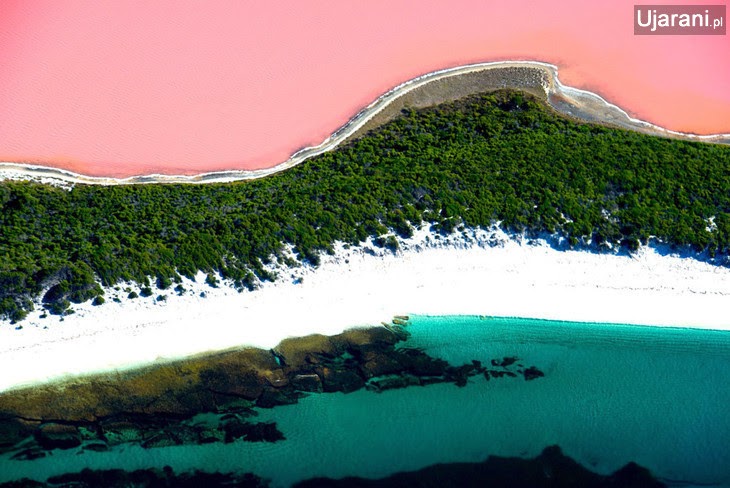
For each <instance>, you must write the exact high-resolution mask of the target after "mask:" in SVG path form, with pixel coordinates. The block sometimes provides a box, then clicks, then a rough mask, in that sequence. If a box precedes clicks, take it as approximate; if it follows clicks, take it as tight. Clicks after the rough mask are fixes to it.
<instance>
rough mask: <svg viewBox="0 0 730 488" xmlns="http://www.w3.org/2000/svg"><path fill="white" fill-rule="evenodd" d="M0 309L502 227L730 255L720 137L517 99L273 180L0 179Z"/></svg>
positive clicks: (436, 110) (600, 244)
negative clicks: (626, 125) (617, 121)
mask: <svg viewBox="0 0 730 488" xmlns="http://www.w3.org/2000/svg"><path fill="white" fill-rule="evenodd" d="M0 208H1V209H2V211H0V318H3V319H8V320H11V321H19V320H21V319H23V318H24V317H25V315H26V314H27V313H28V311H29V310H31V309H32V308H33V307H34V303H33V302H34V301H37V300H38V299H41V302H42V304H43V306H44V307H45V308H46V309H48V311H49V312H51V313H56V314H64V313H69V312H70V310H71V304H72V303H80V302H84V301H86V300H90V299H94V300H95V303H98V304H101V303H103V288H102V285H103V286H112V285H115V284H117V283H119V282H120V281H134V282H137V283H139V284H140V285H141V286H143V290H146V291H149V293H150V294H151V293H152V288H154V287H157V288H160V289H166V288H168V287H172V286H175V285H174V284H175V282H176V281H177V280H179V278H180V276H181V275H182V276H187V277H193V276H194V275H196V274H197V272H198V271H203V272H206V273H208V281H209V282H210V283H211V284H215V282H216V280H217V278H216V276H221V277H223V278H224V279H226V280H230V281H231V282H232V283H233V285H234V286H235V287H236V288H239V289H241V290H244V289H253V288H255V287H256V286H257V284H258V283H260V282H261V281H266V280H273V279H275V278H276V276H274V275H273V274H272V273H271V272H270V271H269V270H267V266H266V264H267V263H270V262H271V261H272V260H280V261H284V262H285V264H290V265H295V264H296V260H293V259H292V258H291V257H290V254H289V253H287V252H285V251H286V249H288V248H289V247H291V248H292V249H293V250H294V253H295V254H294V255H295V256H296V258H297V259H298V260H300V261H303V262H307V263H309V264H312V265H317V264H318V262H319V255H320V253H322V252H332V249H333V247H332V246H333V243H334V242H335V241H344V242H346V243H349V244H352V245H357V244H359V243H361V242H363V241H364V240H366V239H367V238H368V237H373V238H375V242H376V243H377V244H378V245H382V246H386V247H390V248H392V249H395V248H397V246H398V241H397V239H396V237H395V236H396V235H397V236H402V237H408V236H409V235H410V234H411V233H412V230H413V228H414V227H415V226H418V225H421V224H423V223H424V222H425V223H428V224H431V225H432V229H433V231H434V232H438V233H450V232H453V231H454V230H458V229H461V228H462V227H484V228H487V227H490V226H492V225H494V224H499V225H500V227H501V228H502V229H504V230H506V231H507V232H510V233H520V234H521V233H525V234H527V235H528V236H538V235H546V234H550V235H553V236H555V237H560V238H564V239H563V242H564V245H565V246H567V247H572V248H585V249H591V250H594V251H605V252H616V251H617V250H626V251H632V250H635V249H637V248H638V246H639V245H642V244H647V243H649V241H650V240H651V239H654V241H653V242H660V243H664V244H667V245H669V246H671V247H672V248H674V249H680V250H685V251H691V252H692V253H694V254H695V256H696V257H700V258H702V259H706V260H712V261H714V262H716V263H717V264H721V265H725V266H727V265H728V256H729V255H730V147H728V146H722V145H716V144H703V143H698V142H688V141H680V140H671V139H664V138H659V137H654V136H647V135H641V134H638V133H635V132H630V131H626V130H622V129H615V128H611V127H605V126H600V125H589V124H584V123H580V122H577V121H574V120H570V119H569V118H567V117H565V116H562V115H560V114H558V113H556V112H555V111H554V110H553V109H551V108H550V107H549V106H547V105H545V104H544V103H543V102H541V101H539V100H537V99H535V98H533V97H532V96H530V95H526V94H524V93H520V92H514V91H499V92H494V93H490V94H483V95H477V96H471V97H467V98H464V99H462V100H459V101H457V102H452V103H447V104H443V105H439V106H437V107H432V108H426V109H420V110H409V109H406V110H404V111H403V113H402V115H401V116H400V117H399V118H397V119H396V120H393V121H391V122H388V123H387V124H385V125H383V126H381V127H379V128H377V129H375V130H373V131H371V132H370V133H368V134H367V135H365V136H364V137H362V138H360V139H358V140H355V141H353V142H350V143H349V144H347V145H345V146H341V147H339V148H337V149H336V150H334V151H332V152H329V153H325V154H322V155H319V156H317V157H314V158H312V159H310V160H308V161H306V162H304V163H302V164H300V165H298V166H296V167H294V168H292V169H289V170H287V171H284V172H281V173H277V174H274V175H272V176H269V177H266V178H262V179H258V180H251V181H241V182H235V183H225V184H209V185H162V184H160V185H136V186H112V187H103V186H93V185H76V186H74V187H73V188H72V189H70V190H69V189H64V188H59V187H54V186H50V185H43V184H38V183H32V182H12V181H5V182H1V183H0Z"/></svg>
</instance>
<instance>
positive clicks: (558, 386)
mask: <svg viewBox="0 0 730 488" xmlns="http://www.w3.org/2000/svg"><path fill="white" fill-rule="evenodd" d="M407 329H408V330H409V331H410V333H411V337H410V339H409V340H408V341H407V342H406V343H405V344H404V346H406V347H420V348H423V349H424V350H425V351H426V352H428V353H429V354H431V355H433V356H438V357H441V358H443V359H446V360H447V361H449V362H450V363H452V364H462V363H466V362H470V361H471V360H472V359H478V360H481V361H483V362H485V363H487V362H488V361H489V360H490V359H492V358H501V357H503V356H517V357H519V358H520V362H521V363H522V364H524V365H525V366H530V365H535V366H537V367H538V368H539V369H540V370H542V371H544V373H545V377H543V378H539V379H536V380H533V381H529V382H528V381H525V380H524V379H522V378H520V377H518V378H502V379H493V380H491V381H489V382H487V381H486V380H484V378H483V377H481V376H477V377H474V378H471V379H470V381H469V384H468V385H467V386H466V387H464V388H458V387H456V386H454V385H452V384H437V385H431V386H428V387H411V388H407V389H401V390H391V391H386V392H383V393H379V394H378V393H372V392H369V391H364V390H363V391H358V392H355V393H350V394H341V393H336V394H317V395H311V396H309V397H307V398H305V399H303V400H301V401H300V402H299V403H298V404H296V405H291V406H284V407H277V408H275V409H271V410H260V412H259V417H258V420H260V421H269V420H272V421H275V422H277V424H278V427H279V429H280V430H281V431H282V432H283V433H284V435H285V436H286V438H287V440H285V441H280V442H277V443H274V444H266V443H263V444H259V443H247V442H236V443H233V444H227V445H223V444H213V445H204V446H182V447H169V448H159V449H148V450H145V449H142V448H137V447H126V448H120V449H114V450H112V451H110V452H106V453H93V452H90V453H89V452H85V453H83V454H77V452H76V451H74V450H71V451H65V452H64V451H56V452H55V453H54V454H53V455H52V456H50V457H48V458H45V459H39V460H35V461H9V460H8V459H7V458H6V457H3V458H0V481H4V480H8V479H15V478H18V477H22V476H28V477H31V478H36V479H45V478H46V477H47V476H49V475H52V474H59V473H62V472H68V471H78V470H81V469H83V468H84V467H91V468H95V469H109V468H119V467H123V468H126V469H138V468H144V467H150V466H158V467H161V466H164V465H170V466H172V467H173V468H174V469H175V470H176V471H184V470H186V469H195V468H196V469H205V470H218V471H250V472H254V473H256V474H257V475H259V476H262V477H264V478H268V479H271V480H272V481H273V485H274V486H287V485H289V484H291V483H292V482H294V481H297V480H300V479H305V478H310V477H314V476H330V477H342V476H347V475H356V476H364V477H382V476H385V475H388V474H391V473H394V472H397V471H403V470H413V469H418V468H421V467H424V466H426V465H429V464H434V463H442V462H454V461H481V460H483V459H485V458H486V457H487V456H488V455H490V454H496V455H503V456H525V457H532V456H535V455H537V454H539V453H540V452H541V451H542V449H543V448H545V447H546V446H548V445H551V444H558V445H560V446H561V448H562V449H563V451H564V452H565V454H567V455H569V456H571V457H573V458H574V459H576V460H577V461H579V462H580V463H582V464H584V465H585V466H587V467H588V468H590V469H592V470H594V471H598V472H601V473H609V472H611V471H613V470H615V469H617V468H619V467H620V466H622V465H623V464H625V463H626V462H628V461H636V462H638V463H639V464H641V465H643V466H646V467H648V468H649V469H650V470H652V472H653V473H654V474H656V475H657V476H659V477H661V478H663V479H664V480H666V481H672V482H677V483H678V484H684V482H688V483H689V484H690V485H693V484H704V485H706V484H709V485H717V486H730V413H729V412H730V374H729V372H730V333H727V332H722V331H708V330H693V329H674V328H662V327H638V326H627V325H618V324H587V323H567V322H554V321H541V320H528V319H511V318H480V317H423V316H416V317H411V323H410V325H409V326H408V327H407Z"/></svg>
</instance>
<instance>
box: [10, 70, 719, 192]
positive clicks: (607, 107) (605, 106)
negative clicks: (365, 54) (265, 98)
mask: <svg viewBox="0 0 730 488" xmlns="http://www.w3.org/2000/svg"><path fill="white" fill-rule="evenodd" d="M499 70H502V71H504V70H514V72H517V70H522V71H523V72H524V73H523V74H522V75H521V76H525V78H520V76H515V77H512V78H511V79H509V80H500V81H498V83H497V84H496V85H495V84H494V83H493V82H491V83H488V84H487V85H486V86H481V91H493V90H496V89H503V88H513V89H520V90H526V91H530V92H531V93H533V94H534V92H535V91H537V92H540V91H542V93H543V95H544V97H545V99H546V100H547V102H548V103H549V104H550V106H551V107H552V108H553V109H555V110H557V111H558V112H560V113H562V114H564V115H567V116H569V117H572V118H575V119H577V120H580V121H585V122H592V123H598V124H608V125H612V126H617V127H620V128H624V129H629V130H635V131H638V132H642V133H645V134H650V135H656V136H663V137H673V138H679V139H684V140H690V141H702V142H710V143H719V144H730V134H711V135H696V134H689V133H683V132H677V131H673V130H670V129H666V128H663V127H659V126H657V125H654V124H651V123H649V122H646V121H642V120H639V119H635V118H632V117H631V116H629V115H628V114H627V113H626V112H625V111H624V110H623V109H621V108H620V107H618V106H616V105H614V104H612V103H610V102H608V101H606V100H605V99H603V98H602V97H601V96H599V95H597V94H595V93H592V92H589V91H587V90H582V89H579V88H573V87H569V86H566V85H563V84H562V83H561V82H560V79H559V76H558V67H557V66H555V65H552V64H549V63H544V62H540V61H495V62H485V63H477V64H470V65H465V66H458V67H454V68H447V69H442V70H437V71H433V72H431V73H426V74H424V75H422V76H419V77H416V78H413V79H411V80H408V81H406V82H404V83H401V84H400V85H398V86H396V87H394V88H392V89H391V90H389V91H387V92H386V93H384V94H383V95H381V96H380V97H378V98H377V99H376V100H374V101H373V102H372V103H371V104H369V105H368V106H366V107H365V108H363V109H362V110H361V111H360V112H358V113H357V114H356V115H355V116H354V117H353V118H351V119H350V120H349V121H347V122H346V123H345V124H344V125H343V126H342V127H340V128H339V129H337V130H336V131H335V132H334V133H333V134H332V135H330V136H329V137H327V138H326V139H325V140H324V141H322V142H321V143H320V144H319V145H317V146H312V147H307V148H303V149H301V150H299V151H297V152H296V153H294V154H292V155H291V156H290V157H289V159H287V160H286V161H284V162H282V163H280V164H277V165H275V166H272V167H270V168H265V169H259V170H232V171H219V172H211V173H201V174H197V175H192V176H187V175H162V174H150V175H139V176H132V177H129V178H111V177H109V178H107V177H95V176H86V175H83V174H78V173H74V172H72V171H67V170H62V169H56V168H52V167H46V166H41V165H37V164H25V163H20V162H0V180H6V179H22V180H34V181H40V182H43V183H52V184H53V182H57V183H55V184H95V185H129V184H154V183H166V184H173V183H187V184H203V183H228V182H233V181H241V180H249V179H256V178H263V177H265V176H269V175H271V174H274V173H278V172H280V171H284V170H286V169H289V168H291V167H293V166H296V165H298V164H300V163H302V162H304V161H306V160H307V159H309V158H311V157H313V156H317V155H319V154H322V153H324V152H327V151H330V150H332V149H335V148H336V147H338V146H339V145H341V144H343V143H345V142H348V141H350V140H351V139H352V138H353V137H357V136H358V135H359V134H360V133H361V131H362V130H363V129H364V128H367V129H369V128H373V127H374V126H372V125H368V123H369V122H371V121H372V120H373V119H374V118H375V117H376V116H377V115H379V114H381V113H382V112H384V111H385V110H386V109H387V108H388V107H391V105H393V104H394V103H396V102H398V101H399V100H401V99H402V98H403V97H404V96H406V95H407V94H409V93H411V92H413V91H414V90H417V89H419V88H422V87H424V86H427V85H429V84H432V83H434V82H439V81H442V80H445V79H456V78H460V77H464V76H467V75H470V74H474V73H485V72H494V71H499ZM529 71H532V73H529V74H525V73H527V72H529ZM536 74H537V76H535V75H536ZM471 93H472V92H467V93H460V94H456V95H458V96H456V95H454V94H451V95H449V97H450V98H449V99H456V98H459V97H461V96H466V95H468V94H471ZM473 93H476V91H475V92H473ZM444 101H446V100H444V99H438V98H437V99H434V100H431V101H430V102H429V103H427V104H425V105H423V104H421V105H419V106H421V107H422V106H429V105H435V104H438V103H441V102H444ZM417 105H418V104H417ZM378 125H379V124H378Z"/></svg>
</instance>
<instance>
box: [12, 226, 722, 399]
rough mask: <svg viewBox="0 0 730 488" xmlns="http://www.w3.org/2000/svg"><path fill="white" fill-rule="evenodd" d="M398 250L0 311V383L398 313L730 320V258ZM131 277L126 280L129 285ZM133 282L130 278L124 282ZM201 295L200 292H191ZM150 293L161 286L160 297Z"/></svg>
mask: <svg viewBox="0 0 730 488" xmlns="http://www.w3.org/2000/svg"><path fill="white" fill-rule="evenodd" d="M402 247H403V249H402V250H401V251H400V252H399V253H398V255H393V254H392V253H390V252H388V251H384V250H382V249H378V248H375V247H373V246H372V245H369V244H366V245H365V246H363V247H360V248H353V249H349V250H346V249H344V248H343V247H342V246H338V250H337V252H336V254H335V255H334V256H325V257H323V260H322V264H321V266H320V267H319V268H317V269H312V268H309V267H302V268H297V269H293V270H289V271H287V272H286V273H282V274H281V275H280V279H279V280H278V281H277V282H275V283H267V284H265V285H264V286H263V287H262V288H261V289H259V290H256V291H254V292H244V293H238V292H236V291H235V290H233V289H231V288H228V287H225V286H222V287H220V288H217V289H212V288H210V287H208V286H207V285H205V284H203V280H202V279H198V280H197V282H196V283H193V282H190V281H188V280H186V282H185V283H184V286H185V287H186V289H187V291H186V293H185V294H184V295H183V296H177V295H176V294H175V293H174V292H173V291H172V290H166V291H159V290H155V294H154V295H153V297H148V298H137V299H134V300H129V299H126V298H122V300H121V303H115V302H113V301H112V299H113V297H114V296H119V297H120V298H121V297H126V294H127V293H126V292H125V291H124V290H120V291H115V290H113V289H109V290H107V292H106V298H107V303H106V304H104V305H103V306H101V307H93V306H91V305H90V304H88V303H87V304H83V305H80V306H75V307H74V308H75V310H76V313H75V314H73V315H71V316H68V317H66V318H65V319H64V320H63V321H60V320H59V318H58V317H47V318H39V315H40V312H38V311H36V312H33V313H32V314H31V315H30V316H29V318H28V319H27V320H25V321H24V322H23V323H22V324H20V325H22V329H19V330H17V329H16V326H14V325H10V324H9V323H7V322H3V323H0V371H3V374H2V376H0V391H3V390H6V389H8V388H12V387H14V386H20V385H26V384H34V383H38V382H43V381H47V380H50V379H54V378H59V377H63V376H65V375H73V374H80V373H88V372H96V371H104V370H112V369H115V368H128V367H134V366H137V365H143V364H149V363H151V362H154V361H156V360H159V359H173V358H180V357H184V356H190V355H195V354H199V353H203V352H207V351H214V350H222V349H227V348H232V347H237V346H241V345H251V346H258V347H262V348H271V347H273V346H275V345H276V344H277V343H278V342H279V341H281V340H282V339H284V338H286V337H293V336H303V335H307V334H311V333H323V334H336V333H339V332H341V331H343V330H345V329H347V328H351V327H356V326H368V325H377V324H380V323H381V322H383V321H386V322H388V321H390V320H391V319H392V318H393V317H394V316H395V315H408V314H422V315H460V314H474V315H492V316H517V317H532V318H543V319H557V320H574V321H595V322H614V323H632V324H644V325H663V326H677V327H698V328H712V329H722V330H730V316H728V315H727V314H726V313H725V311H726V310H727V306H728V305H730V269H729V268H723V267H718V266H713V265H710V264H707V263H703V262H699V261H696V260H693V259H690V258H681V257H678V256H671V255H670V256H662V255H660V254H659V253H657V252H656V251H655V250H653V249H651V248H645V249H642V250H640V251H639V253H637V254H636V255H635V256H633V257H629V256H615V255H599V254H594V253H590V252H584V251H558V250H555V249H552V248H551V247H549V246H548V245H547V244H546V243H545V242H543V241H534V242H519V241H517V240H514V239H509V238H508V237H507V236H505V235H504V234H503V233H501V232H500V231H493V232H486V231H479V232H478V233H476V234H475V235H473V236H472V237H470V238H469V239H464V238H463V237H458V238H456V237H451V238H449V240H448V242H445V241H444V240H443V239H442V240H439V241H434V239H433V236H432V235H430V234H429V233H428V232H427V231H425V230H421V231H419V232H417V233H416V235H415V236H414V237H413V238H411V239H409V240H407V241H406V242H404V245H403V246H402ZM130 286H131V285H130ZM132 288H133V289H137V290H138V288H137V287H136V286H132ZM201 292H205V294H206V297H205V298H201V297H200V293H201ZM158 294H164V295H167V300H166V301H165V302H157V301H155V299H154V297H156V296H157V295H158Z"/></svg>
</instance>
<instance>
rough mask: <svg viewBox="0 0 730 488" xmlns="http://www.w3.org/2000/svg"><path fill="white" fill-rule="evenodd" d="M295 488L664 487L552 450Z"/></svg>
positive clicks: (645, 475)
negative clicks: (600, 469) (594, 469)
mask: <svg viewBox="0 0 730 488" xmlns="http://www.w3.org/2000/svg"><path fill="white" fill-rule="evenodd" d="M294 486H295V487H296V488H314V487H317V488H340V487H342V488H345V487H347V488H401V487H406V486H408V487H424V488H425V487H436V486H439V487H465V488H470V487H474V488H477V487H478V488H482V487H490V488H514V487H531V488H533V487H534V488H562V487H566V488H568V487H570V488H590V487H599V488H616V487H631V488H634V487H636V488H638V487H647V488H659V487H662V486H664V485H663V484H662V483H661V482H659V481H658V480H657V479H655V478H653V477H652V476H651V473H649V471H648V470H646V469H644V468H641V467H638V466H636V465H635V464H633V463H630V464H629V465H627V466H625V467H624V468H621V469H620V470H618V471H616V472H615V473H613V474H611V475H609V476H602V475H599V474H596V473H593V472H591V471H589V470H588V469H586V468H584V467H583V466H581V465H580V464H578V463H577V462H576V461H574V460H573V459H571V458H569V457H567V456H565V455H564V454H563V453H562V451H561V450H560V448H559V447H558V446H552V447H548V448H546V449H545V450H544V451H543V452H542V454H540V455H539V456H537V457H535V458H533V459H521V458H504V457H497V456H490V457H489V458H487V459H486V460H485V461H483V462H481V463H449V464H436V465H432V466H429V467H426V468H423V469H420V470H418V471H411V472H403V473H396V474H394V475H391V476H389V477H387V478H381V479H364V478H356V477H349V478H342V479H330V478H314V479H310V480H306V481H302V482H299V483H297V484H295V485H294Z"/></svg>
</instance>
